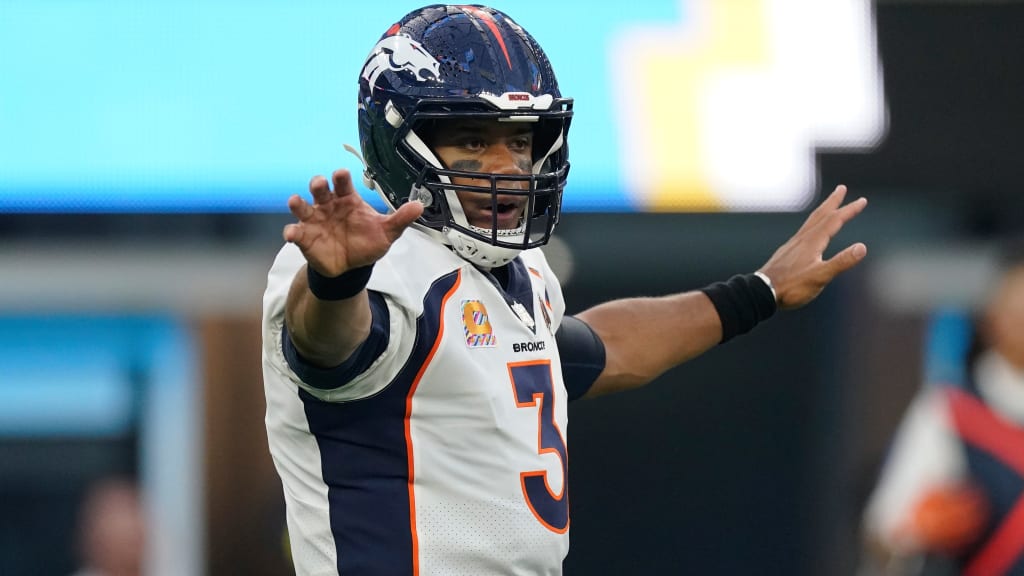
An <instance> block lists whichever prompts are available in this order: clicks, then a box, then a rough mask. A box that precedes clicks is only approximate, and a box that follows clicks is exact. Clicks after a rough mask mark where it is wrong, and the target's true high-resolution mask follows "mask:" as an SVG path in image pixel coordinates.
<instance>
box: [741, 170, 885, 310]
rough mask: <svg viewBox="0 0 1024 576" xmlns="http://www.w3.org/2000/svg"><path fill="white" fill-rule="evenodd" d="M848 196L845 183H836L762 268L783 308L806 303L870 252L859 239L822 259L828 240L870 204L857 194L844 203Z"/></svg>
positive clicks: (795, 306) (780, 306) (761, 270)
mask: <svg viewBox="0 0 1024 576" xmlns="http://www.w3.org/2000/svg"><path fill="white" fill-rule="evenodd" d="M845 197H846V186H842V185H840V186H837V187H836V189H835V191H833V192H832V194H830V195H829V196H828V198H826V199H825V201H824V202H822V203H821V205H819V206H818V207H817V208H816V209H815V210H814V212H811V215H810V216H808V217H807V220H806V221H804V224H803V226H801V227H800V229H799V230H797V232H796V234H794V235H793V237H792V238H790V239H789V240H788V241H787V242H786V243H785V244H783V245H782V246H780V247H779V249H778V250H776V251H775V254H773V255H772V257H771V258H769V259H768V262H766V263H765V265H764V266H762V267H761V269H760V270H759V271H760V272H762V273H764V274H765V275H766V276H768V278H770V279H771V281H772V285H773V286H774V288H775V294H776V298H777V299H778V305H779V308H780V309H789V308H798V307H800V306H803V305H804V304H807V303H808V302H810V301H811V300H813V299H814V298H815V297H816V296H817V295H818V294H820V293H821V291H822V290H823V289H824V288H825V286H826V285H827V284H828V283H829V282H831V281H832V279H833V278H835V277H836V276H837V275H839V274H840V273H841V272H845V271H846V270H849V269H850V268H853V267H854V266H855V265H856V264H857V263H858V262H860V261H861V260H863V259H864V256H866V255H867V253H868V249H867V246H865V245H864V244H863V243H861V242H858V243H856V244H853V245H851V246H848V247H847V248H846V249H844V250H843V251H841V252H839V253H838V254H836V255H835V256H833V257H832V258H829V259H828V260H824V259H823V255H824V253H825V249H826V248H828V243H829V241H831V240H832V238H833V237H834V236H835V235H836V234H838V233H839V231H840V230H841V229H842V228H843V225H844V224H846V223H847V222H849V221H850V220H851V219H853V217H854V216H856V215H857V214H860V212H861V211H862V210H863V209H864V207H865V206H867V204H868V201H867V200H866V199H865V198H858V199H857V200H854V201H853V202H850V203H849V204H846V205H845V206H844V205H843V199H844V198H845Z"/></svg>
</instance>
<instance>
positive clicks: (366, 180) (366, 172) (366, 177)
mask: <svg viewBox="0 0 1024 576" xmlns="http://www.w3.org/2000/svg"><path fill="white" fill-rule="evenodd" d="M342 146H344V147H345V150H347V151H348V152H350V153H351V154H352V155H353V156H355V157H356V158H359V163H360V164H362V165H363V186H366V187H367V188H369V189H370V190H378V188H377V183H376V182H374V181H373V178H370V167H369V166H367V164H366V160H365V159H363V155H362V154H360V153H359V151H358V150H356V149H355V148H353V147H352V146H350V145H348V144H342Z"/></svg>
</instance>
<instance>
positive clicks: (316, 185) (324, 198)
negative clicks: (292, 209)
mask: <svg viewBox="0 0 1024 576" xmlns="http://www.w3.org/2000/svg"><path fill="white" fill-rule="evenodd" d="M309 193H310V194H312V195H313V203H314V204H326V203H328V202H330V201H331V196H332V195H331V187H330V186H328V185H327V179H326V178H324V177H323V176H320V175H317V176H313V179H312V180H310V181H309Z"/></svg>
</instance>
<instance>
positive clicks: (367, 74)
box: [362, 34, 441, 92]
mask: <svg viewBox="0 0 1024 576" xmlns="http://www.w3.org/2000/svg"><path fill="white" fill-rule="evenodd" d="M386 70H390V71H392V72H402V71H405V72H408V73H410V74H412V75H413V76H414V77H415V78H416V81H417V82H426V81H428V80H436V79H437V77H438V76H440V75H441V63H440V62H438V61H437V59H436V58H434V57H433V56H431V55H430V54H429V53H428V52H427V51H426V49H424V48H423V46H422V45H421V44H420V43H419V42H417V41H415V40H413V39H412V38H409V37H408V36H405V35H402V34H396V35H395V36H388V37H386V38H382V39H381V41H380V42H377V45H376V46H374V47H373V51H372V52H370V57H369V58H367V59H366V64H364V65H363V73H362V77H363V78H364V79H365V80H366V81H367V83H368V84H369V85H370V91H371V92H372V91H373V90H374V88H375V87H376V86H377V78H379V77H380V75H381V74H383V73H384V71H386Z"/></svg>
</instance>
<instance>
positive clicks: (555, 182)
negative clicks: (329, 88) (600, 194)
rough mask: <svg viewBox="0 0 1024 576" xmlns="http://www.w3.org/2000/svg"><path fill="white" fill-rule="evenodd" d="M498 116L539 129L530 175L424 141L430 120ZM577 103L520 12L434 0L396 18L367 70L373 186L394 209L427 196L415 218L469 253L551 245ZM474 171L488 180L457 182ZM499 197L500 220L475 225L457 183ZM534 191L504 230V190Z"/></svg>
mask: <svg viewBox="0 0 1024 576" xmlns="http://www.w3.org/2000/svg"><path fill="white" fill-rule="evenodd" d="M462 118H472V119H495V120H498V121H502V122H523V123H528V124H529V125H530V126H532V127H533V159H532V160H533V166H532V173H530V174H515V175H504V174H490V173H479V172H467V171H462V170H451V169H448V168H447V167H446V166H444V165H443V164H442V163H441V161H440V160H439V159H438V158H437V157H436V156H435V154H434V153H433V152H432V151H431V149H430V148H429V146H428V145H427V143H426V142H425V141H424V137H425V131H426V129H427V127H428V126H429V125H430V123H433V122H437V121H444V120H452V119H462ZM571 118H572V100H570V99H567V98H562V96H561V94H560V93H559V91H558V82H557V81H556V80H555V74H554V72H553V71H552V69H551V64H550V63H549V62H548V59H547V56H546V55H545V54H544V51H543V50H542V49H541V47H540V46H539V45H538V44H537V42H536V41H535V40H534V39H533V37H532V36H530V34H528V33H527V32H526V30H524V29H523V28H521V27H520V26H519V25H518V24H516V23H515V22H514V21H513V20H512V19H511V18H509V17H508V16H506V15H505V14H503V13H502V12H499V11H497V10H494V9H492V8H488V7H484V6H442V5H435V6H428V7H425V8H421V9H419V10H416V11H414V12H411V13H410V14H408V15H406V16H405V17H404V18H402V20H401V21H399V22H398V23H396V24H394V25H393V26H391V28H389V29H388V31H387V32H386V33H385V34H384V35H383V36H382V37H381V39H380V41H379V42H377V45H376V46H374V48H373V50H372V51H371V52H370V55H369V57H368V58H367V59H366V63H365V64H364V66H363V70H362V74H361V75H360V78H359V141H360V145H361V148H362V152H363V158H364V162H365V166H366V170H365V172H364V175H363V176H364V178H363V180H364V182H365V183H366V185H367V186H368V187H369V188H371V189H375V190H377V191H378V193H379V194H380V196H381V198H383V200H384V202H385V203H386V204H387V205H388V206H389V207H390V208H391V209H395V208H397V207H398V206H400V205H401V204H403V203H405V202H407V201H409V200H419V201H421V202H422V203H423V205H424V207H425V209H424V212H423V216H422V217H420V218H419V220H417V222H416V223H415V224H414V225H415V226H417V227H418V228H419V229H421V230H424V231H426V232H427V233H429V234H431V235H432V236H434V237H435V238H437V239H438V240H439V241H441V242H443V243H444V244H447V245H450V246H451V247H452V248H453V249H454V250H455V251H456V252H457V253H458V254H459V255H460V256H462V257H463V258H465V259H466V260H469V261H470V262H472V263H474V264H477V265H479V266H483V267H488V268H489V267H494V266H501V265H503V264H505V263H507V262H509V261H510V260H512V259H513V258H515V257H516V255H517V254H519V252H520V251H522V250H524V249H527V248H533V247H537V246H542V245H544V244H546V243H547V241H548V239H549V238H550V237H551V233H552V231H553V230H554V228H555V225H556V224H557V223H558V218H559V212H560V210H561V206H562V190H563V188H564V187H565V182H566V176H567V174H568V172H569V160H568V147H567V142H566V137H567V133H568V130H569V122H570V120H571ZM453 177H457V178H473V179H479V180H483V181H487V182H489V183H490V185H489V186H467V185H455V184H453V183H452V178H453ZM458 190H469V191H473V192H483V193H487V194H490V197H491V202H492V211H491V212H492V214H494V215H495V216H494V220H493V224H492V226H491V227H490V228H489V229H487V228H481V227H478V226H474V225H471V224H470V223H469V221H468V220H467V218H466V215H465V212H464V211H463V208H462V205H461V203H460V202H459V199H458V196H457V195H456V191H458ZM499 191H500V194H501V195H503V196H506V195H521V196H526V197H527V199H526V202H525V205H526V209H525V211H524V215H523V217H522V218H521V220H520V222H519V225H518V226H517V227H515V228H513V229H499V228H498V226H497V213H498V194H499Z"/></svg>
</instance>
